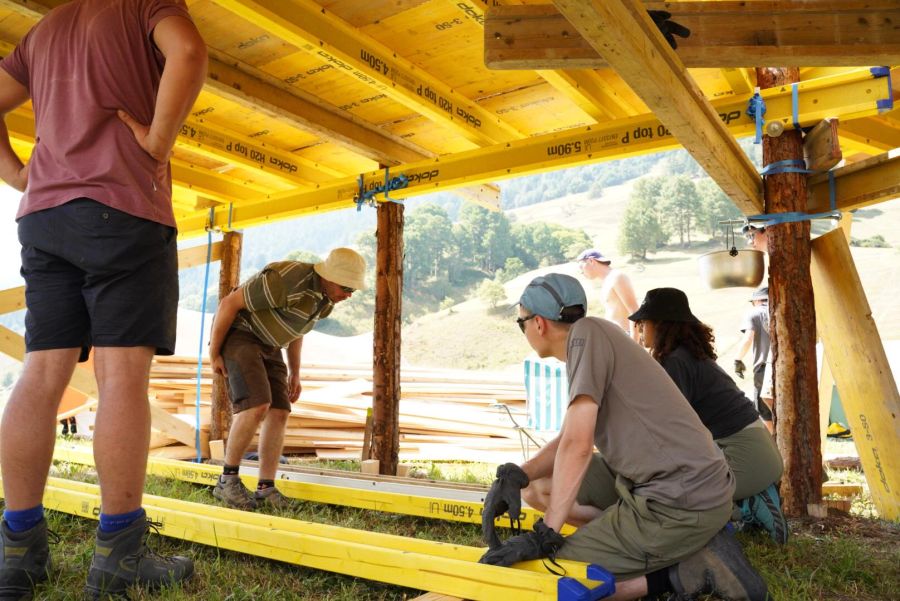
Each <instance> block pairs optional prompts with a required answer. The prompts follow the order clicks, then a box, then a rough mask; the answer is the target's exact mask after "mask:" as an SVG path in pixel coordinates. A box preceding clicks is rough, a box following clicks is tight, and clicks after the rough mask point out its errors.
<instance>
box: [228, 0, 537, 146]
mask: <svg viewBox="0 0 900 601" xmlns="http://www.w3.org/2000/svg"><path fill="white" fill-rule="evenodd" d="M214 2H215V3H216V4H218V5H220V6H222V7H223V8H226V9H228V10H229V11H231V12H233V13H235V14H237V15H239V16H241V17H243V18H244V19H246V20H247V21H249V22H251V23H254V24H255V25H256V26H258V27H261V28H263V29H265V30H266V31H268V32H270V33H271V34H272V35H275V36H278V37H279V38H281V39H282V40H284V41H285V42H287V43H289V44H292V45H294V46H296V47H297V48H299V49H300V50H302V51H304V52H307V53H309V54H310V55H311V56H313V57H315V58H316V59H317V60H319V61H321V62H322V63H324V64H327V65H331V66H336V67H337V68H338V69H339V71H340V72H342V73H346V74H347V76H348V77H352V78H354V79H356V80H357V81H359V82H361V83H363V84H365V85H367V86H370V87H372V88H373V89H375V90H378V91H379V92H381V93H382V94H385V95H386V96H388V97H390V98H391V99H392V100H394V101H396V102H399V103H400V104H402V105H404V106H406V107H407V108H409V109H411V110H413V111H415V112H417V113H419V114H421V115H424V116H425V117H427V118H428V119H430V120H431V121H433V122H434V123H436V124H438V125H442V126H448V127H450V128H452V129H453V130H455V131H457V132H459V133H460V134H461V135H463V136H465V137H466V138H468V139H469V140H471V141H472V142H475V143H476V144H479V145H482V144H493V143H496V142H504V141H509V140H516V139H519V138H522V137H524V134H522V133H521V132H519V131H517V130H516V129H515V128H514V127H512V126H511V125H509V124H508V123H505V122H504V121H503V120H502V119H500V118H499V117H497V116H496V115H495V114H494V113H492V112H490V111H488V110H485V109H483V108H482V107H480V106H479V105H478V104H476V103H475V102H473V101H471V100H469V99H468V98H466V97H465V96H463V95H461V94H460V93H459V92H456V91H455V90H454V89H453V88H451V87H450V86H448V85H447V84H445V83H443V82H441V81H439V80H437V79H436V78H435V77H433V76H431V75H429V74H428V73H426V72H424V71H423V70H422V69H419V68H417V67H416V66H415V65H414V64H413V63H412V62H410V61H408V60H407V59H405V58H403V57H401V56H398V55H397V53H396V52H394V51H392V50H391V49H390V48H388V47H386V46H385V45H383V44H381V43H380V42H378V41H377V40H374V39H373V38H371V37H370V36H368V35H366V34H365V33H363V32H361V31H359V30H358V29H356V28H355V27H353V26H351V25H349V24H348V23H346V22H345V21H342V20H341V19H339V18H337V17H335V16H334V15H332V14H331V13H330V12H329V11H328V10H326V9H324V8H322V6H321V5H320V4H318V3H317V2H314V1H313V0H291V2H285V0H214Z"/></svg>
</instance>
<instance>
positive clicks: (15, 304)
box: [0, 286, 25, 315]
mask: <svg viewBox="0 0 900 601" xmlns="http://www.w3.org/2000/svg"><path fill="white" fill-rule="evenodd" d="M23 309H25V286H16V287H15V288H7V289H6V290H0V315H5V314H7V313H13V312H15V311H22V310H23Z"/></svg>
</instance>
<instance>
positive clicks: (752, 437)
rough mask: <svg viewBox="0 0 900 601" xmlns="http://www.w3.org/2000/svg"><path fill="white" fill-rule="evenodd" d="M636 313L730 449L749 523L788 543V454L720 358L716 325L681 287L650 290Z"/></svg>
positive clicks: (650, 343) (652, 345)
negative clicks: (782, 487) (781, 488)
mask: <svg viewBox="0 0 900 601" xmlns="http://www.w3.org/2000/svg"><path fill="white" fill-rule="evenodd" d="M629 319H631V320H632V321H634V322H635V323H636V324H637V327H638V331H639V332H640V334H641V342H642V344H643V345H644V346H645V347H646V348H648V349H649V350H650V356H651V357H653V358H654V359H656V360H657V361H658V362H659V364H660V365H662V366H663V369H665V370H666V373H668V374H669V376H670V377H671V378H672V380H673V381H674V382H675V384H676V385H677V386H678V389H679V390H680V391H681V393H682V394H683V395H684V397H685V398H686V399H687V400H688V402H689V403H690V404H691V407H693V408H694V410H695V411H696V412H697V415H698V416H699V417H700V421H702V422H703V425H704V426H706V428H707V429H708V430H709V432H710V434H712V437H713V440H715V442H716V444H717V445H719V447H720V448H721V449H722V451H723V452H724V453H725V459H726V460H727V461H728V466H729V467H730V468H731V473H732V474H734V479H735V491H734V500H735V504H736V505H737V507H738V509H739V510H740V516H741V520H742V525H744V526H747V527H760V528H763V529H765V530H766V531H767V532H768V533H769V536H771V537H772V540H774V541H775V542H777V543H779V544H784V543H786V542H787V538H788V527H787V521H786V520H785V519H784V515H783V514H782V513H781V499H780V498H779V496H778V489H777V487H776V486H777V483H778V481H779V480H781V475H782V474H783V473H784V461H783V460H782V458H781V453H779V452H778V447H777V446H776V445H775V440H774V439H773V438H772V435H771V434H770V433H769V432H768V430H766V427H765V425H764V424H763V422H762V420H761V419H760V417H759V413H758V412H757V411H756V407H755V406H754V404H753V403H752V402H751V401H750V399H748V398H747V397H746V396H745V395H744V393H743V392H742V391H741V389H740V388H738V387H737V386H736V385H735V383H734V380H732V379H731V377H730V376H729V375H728V374H727V373H725V371H724V370H723V369H722V368H721V367H719V366H718V365H717V364H716V352H715V349H714V344H715V337H714V336H713V331H712V328H710V327H709V326H707V325H706V324H704V323H702V322H701V321H700V320H699V319H697V317H695V316H694V314H693V313H692V312H691V308H690V305H689V304H688V299H687V296H686V295H685V294H684V292H682V291H681V290H678V289H677V288H654V289H653V290H650V291H649V292H647V295H646V296H645V297H644V301H643V302H642V303H641V307H640V309H638V310H637V311H636V312H635V313H634V314H632V315H631V316H630V317H629Z"/></svg>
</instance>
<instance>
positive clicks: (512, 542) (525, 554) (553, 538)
mask: <svg viewBox="0 0 900 601" xmlns="http://www.w3.org/2000/svg"><path fill="white" fill-rule="evenodd" d="M565 542H566V539H565V538H563V536H562V535H561V534H559V533H558V532H557V531H556V530H554V529H553V528H551V527H550V526H548V525H547V524H545V523H544V520H543V518H541V519H539V520H538V521H537V522H535V524H534V530H533V531H531V532H526V533H524V534H520V535H518V536H514V537H512V538H510V539H509V540H508V541H506V542H505V543H502V544H501V545H500V546H499V547H496V548H491V549H489V550H488V552H487V553H485V554H484V555H483V556H482V557H481V559H479V560H478V562H479V563H489V564H491V565H495V566H511V565H513V564H514V563H519V562H520V561H528V560H530V559H543V558H545V557H549V558H550V560H551V561H552V560H555V559H556V552H557V551H559V548H560V547H562V546H563V544H564V543H565Z"/></svg>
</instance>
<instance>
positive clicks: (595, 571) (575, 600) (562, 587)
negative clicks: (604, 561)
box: [556, 563, 616, 601]
mask: <svg viewBox="0 0 900 601" xmlns="http://www.w3.org/2000/svg"><path fill="white" fill-rule="evenodd" d="M587 577H588V579H590V580H599V581H600V582H602V584H600V585H599V586H597V587H595V588H588V587H586V586H585V585H583V584H581V583H580V582H578V581H577V580H575V579H574V578H569V577H568V576H564V577H562V578H560V579H559V582H558V584H557V587H556V598H557V601H597V599H604V598H606V597H609V596H610V595H612V594H613V593H615V592H616V578H615V577H614V576H613V575H612V574H610V573H609V572H607V571H606V570H605V569H603V568H601V567H600V566H598V565H597V564H593V563H592V564H589V565H588V567H587Z"/></svg>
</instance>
